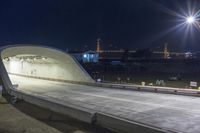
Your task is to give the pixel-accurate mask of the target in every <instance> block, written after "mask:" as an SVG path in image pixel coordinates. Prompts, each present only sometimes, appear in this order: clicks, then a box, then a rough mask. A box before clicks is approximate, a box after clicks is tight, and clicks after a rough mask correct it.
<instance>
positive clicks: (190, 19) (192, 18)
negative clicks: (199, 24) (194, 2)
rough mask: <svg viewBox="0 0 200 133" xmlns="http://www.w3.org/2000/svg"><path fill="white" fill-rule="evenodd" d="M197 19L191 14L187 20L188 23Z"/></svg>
mask: <svg viewBox="0 0 200 133" xmlns="http://www.w3.org/2000/svg"><path fill="white" fill-rule="evenodd" d="M195 21H196V20H195V18H194V16H189V17H187V18H186V22H187V23H188V24H193V23H194V22H195Z"/></svg>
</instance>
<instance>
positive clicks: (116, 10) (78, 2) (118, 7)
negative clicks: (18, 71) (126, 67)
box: [0, 0, 200, 51]
mask: <svg viewBox="0 0 200 133" xmlns="http://www.w3.org/2000/svg"><path fill="white" fill-rule="evenodd" d="M188 5H191V7H194V6H195V7H196V10H198V7H200V6H199V5H200V1H199V2H198V0H190V1H187V0H1V1H0V44H1V45H10V44H21V43H25V44H41V45H48V46H52V47H57V48H61V49H64V50H65V49H66V48H68V49H70V50H72V49H82V48H84V46H85V45H88V47H89V48H90V49H94V48H95V47H96V44H95V43H96V39H97V38H101V39H102V47H103V48H104V49H107V48H108V47H109V45H111V44H112V45H113V47H116V48H119V49H120V48H123V49H141V48H152V49H160V48H162V47H163V45H164V43H165V42H167V43H168V44H169V47H170V50H171V51H188V50H191V51H197V50H200V30H199V31H198V30H197V29H194V30H193V31H192V32H191V31H190V32H189V33H188V35H186V36H184V32H185V30H186V28H184V27H179V28H177V29H175V30H172V31H171V32H168V33H167V31H168V30H169V29H170V28H172V27H174V26H176V25H178V24H179V23H180V22H179V18H178V17H177V16H173V15H172V14H170V12H169V10H167V9H170V10H173V11H175V12H178V13H180V14H182V15H183V14H184V13H183V11H182V10H181V9H183V10H184V11H185V12H186V13H187V12H188V7H189V6H188Z"/></svg>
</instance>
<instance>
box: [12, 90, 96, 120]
mask: <svg viewBox="0 0 200 133" xmlns="http://www.w3.org/2000/svg"><path fill="white" fill-rule="evenodd" d="M11 93H12V95H13V96H15V97H17V98H18V99H21V100H24V101H26V102H29V103H32V104H34V105H37V106H40V107H43V108H46V109H49V110H51V111H53V112H57V113H61V114H64V115H68V116H70V117H72V118H75V119H77V120H80V121H84V122H87V123H93V122H94V121H95V111H93V110H89V109H87V108H82V107H77V106H74V105H72V104H69V103H67V105H63V104H61V103H59V101H58V102H55V101H52V98H47V97H41V96H39V95H33V94H26V93H24V92H21V91H19V90H12V91H11Z"/></svg>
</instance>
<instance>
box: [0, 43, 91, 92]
mask: <svg viewBox="0 0 200 133" xmlns="http://www.w3.org/2000/svg"><path fill="white" fill-rule="evenodd" d="M0 63H1V64H0V73H1V75H2V80H3V83H4V86H5V87H6V88H12V81H10V78H9V74H18V75H24V76H31V77H34V76H35V77H40V78H50V79H58V80H69V81H80V82H94V81H93V80H92V78H91V77H90V76H89V75H88V73H87V72H86V71H85V70H84V69H83V68H82V67H81V66H80V64H79V63H78V62H77V61H76V60H75V59H74V58H73V57H72V56H71V55H69V54H67V53H65V52H62V51H60V50H56V49H53V48H49V47H44V46H30V45H23V46H8V47H4V48H2V49H1V60H0Z"/></svg>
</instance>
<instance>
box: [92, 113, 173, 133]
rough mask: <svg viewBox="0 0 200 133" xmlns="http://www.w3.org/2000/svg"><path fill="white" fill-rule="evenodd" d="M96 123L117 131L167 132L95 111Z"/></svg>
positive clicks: (137, 132)
mask: <svg viewBox="0 0 200 133" xmlns="http://www.w3.org/2000/svg"><path fill="white" fill-rule="evenodd" d="M96 124H97V125H100V126H102V127H106V128H108V129H111V130H114V131H117V132H119V133H168V132H170V131H165V130H162V129H160V128H156V127H152V126H148V125H144V124H141V123H137V122H133V121H128V120H125V119H122V118H119V117H115V116H111V115H107V114H103V113H97V114H96Z"/></svg>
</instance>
